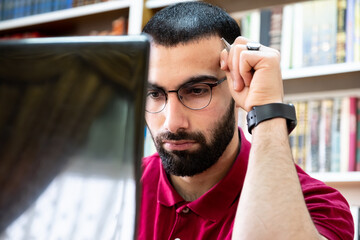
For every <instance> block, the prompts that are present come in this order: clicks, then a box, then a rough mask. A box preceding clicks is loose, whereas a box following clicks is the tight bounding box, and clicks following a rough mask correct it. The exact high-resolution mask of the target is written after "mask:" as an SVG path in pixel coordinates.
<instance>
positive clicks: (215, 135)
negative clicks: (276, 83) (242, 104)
mask: <svg viewBox="0 0 360 240" xmlns="http://www.w3.org/2000/svg"><path fill="white" fill-rule="evenodd" d="M234 106H235V102H234V101H233V100H231V104H230V107H229V108H228V110H227V112H226V113H225V115H224V117H223V118H222V119H220V120H219V121H218V122H217V123H216V124H215V126H214V127H213V130H212V131H211V137H210V142H209V143H207V142H206V138H205V136H204V134H203V133H201V132H193V133H188V132H185V131H179V132H176V133H171V132H165V133H162V134H159V135H158V136H157V137H156V138H155V139H154V143H155V147H156V150H157V152H158V153H159V156H160V158H161V162H162V165H163V167H164V169H165V171H166V173H167V174H172V175H175V176H183V177H184V176H189V177H191V176H194V175H196V174H199V173H202V172H204V171H205V170H207V169H208V168H210V167H211V166H213V165H214V164H215V163H216V162H217V161H218V159H219V158H220V157H221V155H222V154H223V152H224V151H225V149H226V147H227V146H228V144H229V143H230V141H231V139H232V137H233V136H234V132H235V129H234V128H235V111H234ZM163 140H192V141H195V142H196V143H198V144H199V145H200V148H199V149H197V150H195V151H188V150H185V151H167V150H165V149H164V148H163V146H162V142H163Z"/></svg>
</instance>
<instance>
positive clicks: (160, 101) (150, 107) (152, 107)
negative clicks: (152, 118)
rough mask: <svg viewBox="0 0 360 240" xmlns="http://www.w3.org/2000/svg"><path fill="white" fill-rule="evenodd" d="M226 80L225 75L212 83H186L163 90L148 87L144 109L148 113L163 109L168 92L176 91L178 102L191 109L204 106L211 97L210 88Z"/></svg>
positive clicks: (208, 102) (198, 108)
mask: <svg viewBox="0 0 360 240" xmlns="http://www.w3.org/2000/svg"><path fill="white" fill-rule="evenodd" d="M225 80H226V77H224V78H222V79H220V80H218V81H216V82H214V83H206V82H200V83H186V84H184V85H182V86H181V87H180V88H179V89H178V90H170V91H164V90H163V89H161V88H150V89H148V91H147V94H146V107H145V110H146V111H147V112H149V113H159V112H161V111H162V110H164V108H165V106H166V103H167V100H168V93H176V94H177V96H178V99H179V100H180V102H181V103H182V104H183V105H184V106H185V107H187V108H190V109H192V110H200V109H203V108H206V107H207V106H208V105H209V104H210V102H211V99H212V89H213V88H214V87H216V86H218V85H220V84H221V83H222V82H224V81H225Z"/></svg>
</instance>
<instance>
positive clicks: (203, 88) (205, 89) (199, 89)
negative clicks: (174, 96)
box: [182, 84, 210, 97]
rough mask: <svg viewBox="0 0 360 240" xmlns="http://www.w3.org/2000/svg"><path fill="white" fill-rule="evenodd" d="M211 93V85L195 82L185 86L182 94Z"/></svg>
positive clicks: (200, 95)
mask: <svg viewBox="0 0 360 240" xmlns="http://www.w3.org/2000/svg"><path fill="white" fill-rule="evenodd" d="M209 93H210V87H209V86H208V85H206V84H194V85H191V86H187V87H184V88H183V89H182V95H186V96H189V97H202V96H206V95H208V94H209Z"/></svg>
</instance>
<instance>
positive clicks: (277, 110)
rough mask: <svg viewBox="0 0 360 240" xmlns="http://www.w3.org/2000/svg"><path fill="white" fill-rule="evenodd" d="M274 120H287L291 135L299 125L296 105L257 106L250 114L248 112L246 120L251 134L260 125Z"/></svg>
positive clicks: (274, 104)
mask: <svg viewBox="0 0 360 240" xmlns="http://www.w3.org/2000/svg"><path fill="white" fill-rule="evenodd" d="M273 118H285V119H286V125H287V129H288V133H289V134H290V133H291V131H292V130H293V129H294V128H295V127H296V124H297V120H296V112H295V107H294V105H292V104H285V103H270V104H265V105H261V106H255V107H253V109H252V110H251V111H250V112H248V114H247V116H246V120H247V123H248V131H249V133H250V134H251V132H252V129H253V128H254V127H256V126H257V125H258V124H259V123H261V122H263V121H266V120H269V119H273Z"/></svg>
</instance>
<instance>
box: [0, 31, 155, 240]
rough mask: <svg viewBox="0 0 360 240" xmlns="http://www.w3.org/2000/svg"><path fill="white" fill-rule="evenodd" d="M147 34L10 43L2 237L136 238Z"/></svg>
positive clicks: (1, 98) (0, 53)
mask: <svg viewBox="0 0 360 240" xmlns="http://www.w3.org/2000/svg"><path fill="white" fill-rule="evenodd" d="M149 49H150V43H149V39H148V37H147V36H145V35H138V36H92V37H59V38H36V39H24V40H13V41H1V42H0V239H3V240H5V239H14V240H15V239H16V240H18V239H49V240H50V239H56V240H60V239H64V240H65V239H66V240H68V239H94V240H95V239H96V240H99V239H114V240H115V239H135V238H136V222H137V220H136V218H137V215H138V205H139V199H140V198H139V194H140V185H139V179H140V174H141V158H142V157H143V143H144V106H145V104H144V101H145V100H144V99H145V89H146V85H147V74H148V59H149Z"/></svg>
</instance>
